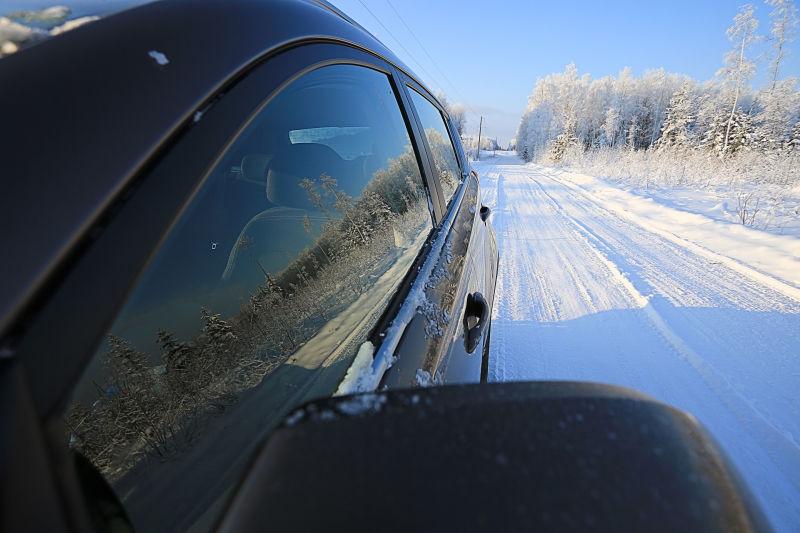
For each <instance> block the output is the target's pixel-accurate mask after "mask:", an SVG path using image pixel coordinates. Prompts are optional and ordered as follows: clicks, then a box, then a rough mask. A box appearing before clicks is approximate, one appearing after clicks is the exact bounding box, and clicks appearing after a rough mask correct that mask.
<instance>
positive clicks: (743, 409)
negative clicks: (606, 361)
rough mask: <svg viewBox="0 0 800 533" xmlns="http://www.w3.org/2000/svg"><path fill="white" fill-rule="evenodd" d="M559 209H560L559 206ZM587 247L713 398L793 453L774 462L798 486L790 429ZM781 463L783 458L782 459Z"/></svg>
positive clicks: (799, 466) (590, 235) (591, 236)
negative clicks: (764, 410)
mask: <svg viewBox="0 0 800 533" xmlns="http://www.w3.org/2000/svg"><path fill="white" fill-rule="evenodd" d="M531 179H532V180H533V181H534V182H535V183H536V185H537V186H538V187H539V188H540V189H542V187H541V183H539V182H538V181H537V180H536V179H535V178H533V177H532V178H531ZM542 192H543V193H544V194H545V195H547V196H548V197H549V195H548V194H547V192H545V191H544V189H542ZM553 203H554V204H555V205H559V204H558V202H557V201H555V200H553ZM561 211H562V212H563V210H561ZM564 217H565V218H567V219H568V220H569V221H570V222H572V223H573V224H574V225H575V227H576V229H577V230H578V232H579V233H581V234H583V235H584V237H585V238H586V241H587V243H589V244H590V245H591V244H592V242H596V243H598V244H600V245H601V246H603V248H606V249H609V247H608V245H607V244H606V243H605V242H604V241H603V240H602V239H601V238H600V237H598V236H597V234H595V233H594V232H592V231H591V230H590V229H588V228H587V227H586V226H585V225H584V224H582V223H581V222H580V221H578V220H576V219H574V218H572V217H570V216H569V215H567V214H566V213H564ZM591 249H592V250H593V251H594V253H595V254H596V256H597V258H598V259H599V261H600V262H601V263H602V264H603V265H604V266H605V267H606V268H607V269H608V271H609V272H610V273H611V275H612V278H613V279H614V281H615V282H616V283H617V285H619V286H620V287H623V288H624V289H625V291H626V292H627V293H628V294H629V295H630V297H631V300H632V301H633V302H635V303H636V304H637V305H638V306H640V308H641V310H642V312H643V313H644V315H645V316H646V317H647V319H648V320H649V321H650V322H651V324H652V326H653V328H654V329H655V331H656V332H657V333H658V334H659V335H660V336H661V337H662V338H663V339H664V340H665V341H666V342H667V343H669V344H670V345H671V346H672V348H673V349H674V351H675V353H676V354H678V355H679V356H680V357H681V358H682V359H684V360H685V361H687V362H688V363H689V364H690V365H691V366H692V367H693V368H694V369H695V370H696V371H697V372H698V373H699V374H700V375H701V376H702V378H703V380H704V381H705V382H706V383H707V384H708V386H709V388H710V389H711V390H712V391H713V392H714V394H715V395H716V397H717V398H719V400H720V401H722V402H723V403H724V404H725V405H726V406H727V407H728V409H729V410H730V412H731V414H733V415H734V416H735V417H736V418H737V419H738V420H739V421H740V422H741V423H742V424H743V425H744V426H745V427H747V428H748V429H749V430H753V431H756V432H759V433H761V434H768V435H769V436H770V441H772V446H773V447H775V448H777V449H778V450H779V452H780V455H781V456H782V457H787V456H788V457H793V458H794V459H795V460H794V461H792V463H791V464H790V465H785V464H782V462H781V461H776V464H777V465H778V466H789V467H790V471H791V472H792V474H793V478H794V479H793V483H794V485H795V487H796V488H797V489H798V490H800V453H799V452H800V445H798V443H797V442H796V441H795V440H794V437H793V435H791V433H786V432H784V431H782V430H781V429H780V428H778V427H775V426H774V425H773V424H772V423H770V421H769V420H768V417H766V416H765V415H764V414H762V413H761V412H760V411H759V410H758V408H757V407H756V406H754V405H753V404H752V403H751V402H750V401H748V399H747V398H745V397H744V396H743V395H742V394H741V393H740V392H739V391H738V390H737V389H736V388H735V387H734V386H733V385H732V384H731V383H730V382H729V381H728V379H727V378H726V377H725V376H724V375H722V374H721V373H720V372H719V371H717V370H716V369H715V368H714V367H713V366H712V365H710V364H709V363H708V362H707V361H706V360H705V359H703V357H702V356H700V355H699V354H698V353H697V352H695V351H694V350H693V349H692V348H690V347H689V346H688V345H687V344H686V343H685V342H684V341H683V340H682V339H681V338H680V336H679V335H677V334H676V333H675V332H674V331H673V330H672V328H670V326H669V325H668V324H667V322H666V320H665V319H664V317H663V316H661V315H660V314H659V312H658V311H657V310H656V309H655V308H654V307H653V306H652V305H651V303H650V299H649V298H647V297H646V296H644V295H643V294H642V293H640V292H639V291H638V290H637V289H636V287H635V286H634V285H633V283H631V280H630V279H629V278H628V277H627V276H625V275H624V274H623V272H622V271H621V270H620V268H619V266H618V265H617V264H616V263H615V262H614V261H613V260H611V259H609V257H608V256H607V255H606V254H605V253H604V252H602V251H601V250H600V249H599V248H598V247H597V246H591ZM783 462H784V463H785V461H783Z"/></svg>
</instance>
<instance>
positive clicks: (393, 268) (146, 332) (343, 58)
mask: <svg viewBox="0 0 800 533" xmlns="http://www.w3.org/2000/svg"><path fill="white" fill-rule="evenodd" d="M403 98H404V96H403V93H402V88H401V86H400V85H399V84H398V82H397V76H396V71H395V69H394V67H393V66H392V65H390V64H388V63H386V62H384V61H382V60H381V59H379V58H377V57H375V56H373V55H372V54H368V53H366V52H363V51H360V50H357V49H355V48H350V47H346V46H342V45H333V44H308V45H305V46H298V47H295V48H292V49H290V50H288V51H286V52H283V53H281V54H278V55H276V56H275V57H273V58H271V59H270V60H269V61H268V62H266V63H264V64H262V65H261V66H259V67H258V68H256V69H255V70H254V71H252V72H250V73H247V74H246V75H245V76H244V77H242V78H241V79H239V80H238V81H237V82H236V83H235V84H233V85H232V86H230V87H228V88H226V92H225V93H224V94H220V95H219V96H218V98H217V100H216V101H214V103H213V105H211V106H210V107H208V108H206V109H205V110H204V112H203V113H202V114H201V116H199V117H198V120H197V121H195V122H194V123H193V124H192V125H191V126H190V127H189V128H188V129H187V130H186V131H185V132H183V134H182V135H181V136H180V137H179V138H176V139H174V140H173V141H172V142H171V143H170V145H168V146H165V147H162V150H163V152H162V154H161V155H160V157H158V158H157V160H156V161H155V162H154V163H153V165H152V166H151V167H150V168H148V169H147V170H146V172H145V173H144V175H143V176H142V177H141V180H140V182H139V183H138V185H137V186H136V187H135V188H133V189H132V190H130V191H129V193H128V194H127V197H126V199H125V201H124V202H121V203H120V204H118V205H117V206H115V209H114V212H113V213H110V214H109V216H108V218H107V220H106V221H104V222H105V226H104V227H103V228H102V229H101V230H98V232H97V239H96V241H95V242H94V243H92V244H91V245H90V246H88V248H87V249H86V250H85V251H82V254H81V255H80V257H79V259H77V260H76V261H77V263H76V266H75V268H74V269H73V270H72V271H70V272H69V274H68V275H67V277H66V279H65V280H64V282H63V284H62V285H61V286H60V288H59V289H58V290H57V291H55V293H54V295H53V297H52V299H51V301H49V302H48V303H47V305H46V306H45V307H44V309H43V311H42V312H41V313H40V314H39V315H38V316H37V317H36V318H35V319H34V320H32V322H31V324H30V327H29V328H28V330H27V331H26V332H25V336H24V338H23V339H22V341H21V342H20V345H19V350H18V352H17V353H18V355H19V359H20V361H22V363H23V366H24V367H25V369H26V374H27V375H28V376H29V379H28V382H29V383H30V388H31V391H30V395H31V397H32V403H33V405H34V406H35V408H36V409H37V411H38V413H37V414H38V416H39V417H42V418H43V419H44V420H45V427H47V428H49V429H47V434H48V438H49V439H50V440H51V442H50V446H51V447H52V448H53V449H57V450H60V451H61V452H62V453H63V457H62V458H61V459H62V463H63V468H62V470H61V471H60V472H59V475H62V476H65V478H66V479H67V481H65V482H64V487H66V486H67V485H70V483H72V484H73V485H72V486H73V487H74V486H80V487H82V490H83V491H84V495H85V496H86V497H87V500H86V501H87V503H88V507H89V509H88V514H89V515H92V516H93V517H94V518H97V515H98V513H99V514H100V515H102V516H100V518H98V519H100V520H106V519H107V520H115V521H122V522H125V521H128V520H130V522H131V523H132V524H133V526H134V527H135V528H136V529H138V530H141V531H174V530H184V529H189V528H192V530H193V531H204V530H207V529H208V528H210V527H211V526H212V525H213V524H214V522H215V520H216V519H217V517H218V515H219V513H220V512H221V510H222V509H223V508H224V503H225V500H226V498H227V496H228V495H229V494H230V492H231V490H232V488H233V487H234V486H235V484H236V481H237V480H238V479H239V478H240V476H241V474H242V472H243V470H244V469H245V468H246V467H247V464H248V460H249V459H248V458H249V456H250V453H251V452H252V451H253V450H254V449H255V448H256V447H257V445H258V443H259V441H260V440H261V438H262V437H263V436H264V435H265V434H266V433H268V432H269V431H270V430H271V429H272V428H274V427H276V425H277V424H278V423H280V422H281V421H282V420H283V419H284V418H285V417H286V415H287V414H288V413H290V412H291V410H292V409H294V408H295V407H296V406H297V405H299V404H301V403H303V402H305V401H307V400H309V399H312V398H319V397H324V396H330V395H332V394H336V393H341V392H343V391H344V392H347V391H348V389H347V388H346V387H345V388H344V389H343V388H342V387H343V386H344V385H345V384H347V383H351V382H353V379H354V376H355V377H359V375H358V372H357V371H358V369H359V368H360V367H359V364H360V361H362V360H371V356H372V353H373V351H374V347H375V346H377V345H380V344H381V341H382V340H383V339H384V338H387V337H391V332H389V334H388V335H387V333H386V328H387V324H390V323H391V321H392V316H394V313H395V311H396V310H397V309H398V308H399V307H400V306H401V305H402V303H398V302H402V301H403V300H404V299H405V297H406V294H407V292H408V291H409V290H410V287H411V286H412V284H413V281H414V279H415V277H416V272H417V271H418V270H419V267H420V263H421V262H422V261H423V260H424V259H425V257H426V254H427V253H428V250H429V249H430V240H431V238H432V237H433V229H434V227H435V224H437V223H438V222H440V221H441V217H442V212H441V205H440V203H439V201H438V199H437V197H436V196H435V194H436V193H435V192H434V193H433V194H431V192H430V191H435V189H434V186H433V185H432V184H431V183H430V182H429V181H427V180H428V177H429V175H430V170H429V168H428V167H429V161H428V160H427V155H426V152H425V151H424V148H422V147H420V146H418V144H417V143H418V139H419V137H418V136H417V135H416V134H415V133H414V131H415V130H414V129H413V127H412V124H413V119H412V118H411V117H409V116H408V115H407V108H406V107H405V105H402V103H403V102H404V100H403ZM348 378H353V379H350V381H348ZM3 379H4V381H6V375H5V374H4V375H3ZM356 381H357V382H358V383H361V381H359V380H356ZM374 385H377V381H376V382H375V383H374ZM9 419H11V418H10V417H9ZM64 487H62V489H63V488H64ZM98 487H100V488H98ZM89 492H91V493H92V494H94V495H96V494H102V497H98V498H94V496H93V495H92V494H89ZM78 500H80V498H78V499H77V500H75V501H73V502H72V504H75V505H76V506H77V508H76V509H74V510H73V511H72V512H75V513H76V514H79V512H81V511H85V509H83V510H82V509H81V505H80V502H79V501H78ZM34 504H35V502H32V506H34ZM109 509H111V511H109ZM103 513H105V514H103ZM126 517H127V518H126ZM79 529H80V528H79Z"/></svg>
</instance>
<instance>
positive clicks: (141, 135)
mask: <svg viewBox="0 0 800 533" xmlns="http://www.w3.org/2000/svg"><path fill="white" fill-rule="evenodd" d="M312 38H313V39H320V38H321V39H331V40H335V41H340V42H347V43H350V44H353V45H356V46H359V47H361V48H365V49H368V50H371V51H372V52H374V53H376V54H378V55H380V56H382V57H383V58H384V59H386V60H387V61H389V62H391V63H393V64H395V65H396V66H397V67H398V68H400V69H401V70H403V71H405V72H406V73H407V74H408V75H409V76H411V77H413V74H412V73H411V72H410V70H409V69H408V68H407V67H405V66H404V65H403V64H402V62H400V61H399V60H398V59H397V57H396V56H395V55H394V54H393V53H392V52H391V51H390V50H388V49H387V48H386V47H385V46H384V45H383V44H381V43H380V42H379V41H378V40H377V39H376V38H375V37H374V36H372V35H371V34H370V33H368V32H367V31H366V30H364V29H363V28H362V27H360V26H358V25H357V24H356V23H355V22H354V21H352V20H351V19H349V18H348V17H346V16H345V15H344V14H342V13H341V12H340V11H338V10H337V9H336V8H334V7H333V6H332V5H330V4H329V3H327V2H322V1H312V0H273V1H263V2H258V1H252V0H163V1H160V2H152V3H145V4H144V5H139V6H137V7H134V8H132V9H128V10H125V11H122V12H118V13H115V14H112V15H110V16H108V17H106V18H101V19H100V20H97V21H94V22H91V23H89V24H85V25H83V26H81V27H79V28H77V29H75V30H72V31H69V32H66V33H64V34H63V35H60V36H59V37H58V38H55V39H49V40H45V41H43V42H40V43H38V44H36V45H35V46H31V47H29V48H25V49H22V50H20V51H19V52H16V53H13V54H11V55H9V56H7V57H5V58H3V59H0V116H2V117H3V127H2V128H0V150H2V158H0V165H2V166H0V175H1V176H2V179H0V227H2V228H3V230H4V239H3V241H4V242H3V253H2V256H3V260H2V261H3V275H2V276H0V332H3V334H7V333H9V327H10V326H11V325H13V324H14V323H15V322H18V319H20V317H21V316H22V314H23V313H21V311H22V310H24V309H25V308H26V306H28V305H30V304H32V302H34V301H35V297H36V295H37V294H38V293H39V291H40V290H41V289H42V287H43V284H44V282H45V281H46V280H47V279H48V278H49V277H50V276H51V274H53V272H54V271H56V269H57V268H58V267H59V265H64V264H66V262H67V261H68V260H69V254H70V252H71V250H74V249H75V245H76V243H77V242H79V241H80V239H81V238H82V237H83V236H85V235H86V234H87V230H88V229H89V228H91V227H92V225H93V224H94V223H95V222H96V221H97V220H98V218H99V216H100V215H101V214H102V213H104V212H105V211H106V210H107V208H108V207H109V205H111V203H112V201H113V200H114V199H115V198H116V197H117V196H118V195H119V193H120V192H121V191H122V190H123V189H124V188H125V187H126V185H127V184H129V182H130V181H131V179H132V178H133V177H134V176H135V175H136V174H137V173H138V172H140V171H141V170H142V169H143V168H144V166H145V165H146V164H147V161H148V159H149V158H150V157H151V156H152V155H153V154H154V153H155V151H156V150H157V149H158V147H159V146H161V145H163V143H164V142H165V141H166V140H167V139H169V138H170V137H171V136H172V135H173V134H175V133H176V132H177V131H178V130H179V129H180V128H181V127H183V126H184V125H186V124H190V121H191V119H192V115H193V112H194V111H195V110H199V109H202V108H203V106H204V105H205V104H206V103H207V102H208V101H209V100H210V99H211V98H212V97H213V96H214V95H215V94H216V93H217V92H218V91H219V90H220V89H221V87H222V86H223V84H224V83H225V82H226V81H227V80H229V79H230V78H231V77H232V76H234V75H235V74H236V73H238V72H240V71H242V70H243V69H244V68H246V67H247V66H248V65H250V64H253V63H255V62H256V61H257V60H258V59H259V58H260V57H263V56H264V54H265V53H267V52H269V51H270V50H274V49H276V48H279V47H281V46H284V45H286V44H288V43H292V42H297V41H302V40H307V39H312ZM222 42H224V46H221V45H220V43H222ZM2 349H3V347H2V346H0V351H2Z"/></svg>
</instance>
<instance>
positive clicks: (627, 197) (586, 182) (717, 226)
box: [532, 165, 800, 301]
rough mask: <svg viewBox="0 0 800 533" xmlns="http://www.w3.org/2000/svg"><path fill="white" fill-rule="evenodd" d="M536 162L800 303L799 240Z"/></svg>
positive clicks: (651, 227)
mask: <svg viewBox="0 0 800 533" xmlns="http://www.w3.org/2000/svg"><path fill="white" fill-rule="evenodd" d="M532 166H535V167H536V168H537V170H539V171H541V172H544V173H546V174H547V175H549V176H552V177H554V178H556V179H558V180H559V181H561V182H563V183H564V184H566V185H567V186H569V187H571V188H572V189H573V190H574V191H575V192H576V193H579V194H580V193H583V194H591V195H592V196H594V197H595V198H597V200H598V201H599V202H600V203H602V205H603V206H604V207H605V208H607V209H608V210H610V211H613V212H614V213H615V214H617V215H619V216H622V217H623V218H627V219H629V220H630V221H631V222H634V223H636V224H639V225H641V226H644V227H645V228H647V229H648V230H650V231H652V232H654V233H657V234H659V235H661V236H662V237H665V238H668V239H670V240H672V241H676V240H677V241H680V244H682V245H684V246H687V247H689V248H690V249H691V250H692V251H693V252H695V253H699V254H701V255H705V256H707V257H709V258H711V259H714V260H717V261H721V262H723V263H724V264H725V265H726V266H728V267H730V268H733V269H734V270H737V271H739V272H740V273H742V274H745V275H748V276H749V277H751V278H757V281H759V282H761V283H764V284H766V285H768V286H769V287H771V288H773V289H775V290H778V291H779V292H781V293H782V294H785V295H787V296H789V297H791V298H793V299H796V300H799V301H800V239H798V238H795V237H792V236H789V235H776V234H772V233H768V232H765V231H760V230H756V229H753V228H749V227H746V226H743V225H741V224H732V223H729V222H723V221H720V220H713V219H711V218H708V217H705V216H703V215H700V214H697V213H689V212H686V211H682V210H679V209H675V208H673V207H668V206H666V205H662V204H659V203H658V202H656V201H654V199H652V198H646V197H642V196H638V195H636V194H633V193H631V192H628V191H624V190H622V189H620V188H618V187H614V186H613V185H610V184H608V183H607V182H605V181H603V180H601V179H599V178H595V177H593V176H588V175H585V174H577V173H572V172H566V171H559V170H553V169H547V168H544V167H539V166H538V165H532Z"/></svg>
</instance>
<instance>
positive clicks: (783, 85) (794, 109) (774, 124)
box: [754, 78, 800, 152]
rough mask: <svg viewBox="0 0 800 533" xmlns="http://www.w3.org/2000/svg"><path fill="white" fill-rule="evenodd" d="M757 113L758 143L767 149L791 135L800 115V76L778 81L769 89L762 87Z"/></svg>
mask: <svg viewBox="0 0 800 533" xmlns="http://www.w3.org/2000/svg"><path fill="white" fill-rule="evenodd" d="M756 102H757V105H758V111H757V113H756V114H755V120H754V122H755V124H756V135H755V140H756V144H757V146H758V147H759V148H760V149H761V150H762V151H765V152H770V151H773V150H777V149H780V148H781V147H783V146H784V145H785V144H786V142H787V141H788V139H789V138H790V136H791V128H792V125H793V124H794V122H795V121H796V120H797V118H798V116H800V93H799V92H798V91H797V80H796V79H794V78H789V79H787V80H779V81H777V82H776V83H775V84H774V85H773V86H772V87H771V88H770V89H767V90H764V91H761V92H760V93H759V94H758V96H757V98H756Z"/></svg>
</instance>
